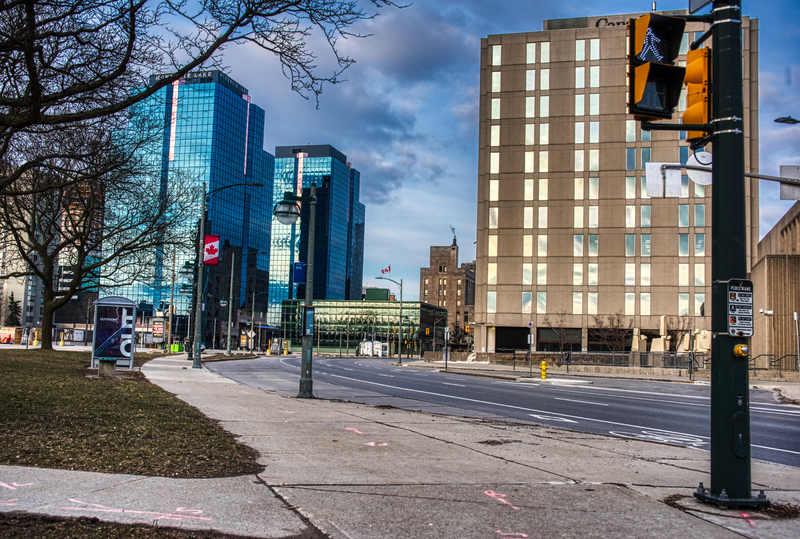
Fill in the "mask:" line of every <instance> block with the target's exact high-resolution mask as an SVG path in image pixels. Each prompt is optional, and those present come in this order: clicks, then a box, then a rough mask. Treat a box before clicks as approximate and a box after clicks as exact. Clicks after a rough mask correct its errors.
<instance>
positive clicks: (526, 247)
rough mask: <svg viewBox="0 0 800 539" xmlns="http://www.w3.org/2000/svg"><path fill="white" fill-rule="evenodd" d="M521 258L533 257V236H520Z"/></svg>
mask: <svg viewBox="0 0 800 539" xmlns="http://www.w3.org/2000/svg"><path fill="white" fill-rule="evenodd" d="M522 256H527V257H530V256H533V236H531V235H530V234H526V235H524V236H522Z"/></svg>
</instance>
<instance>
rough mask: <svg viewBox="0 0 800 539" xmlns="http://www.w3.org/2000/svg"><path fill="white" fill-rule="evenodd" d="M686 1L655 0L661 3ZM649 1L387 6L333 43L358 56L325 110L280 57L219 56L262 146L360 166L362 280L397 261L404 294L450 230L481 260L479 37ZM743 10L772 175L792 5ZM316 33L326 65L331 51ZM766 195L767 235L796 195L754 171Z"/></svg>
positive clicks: (798, 154)
mask: <svg viewBox="0 0 800 539" xmlns="http://www.w3.org/2000/svg"><path fill="white" fill-rule="evenodd" d="M688 4H689V0H680V1H664V0H661V1H659V2H658V5H657V8H658V10H659V11H660V10H673V9H685V8H687V7H688ZM365 7H367V8H369V6H365ZM650 9H651V1H650V0H647V1H644V0H628V1H624V2H623V1H602V0H595V1H584V0H573V1H570V2H536V1H531V0H501V1H488V0H458V1H456V0H417V1H415V2H414V3H413V4H411V5H410V6H409V7H408V8H406V9H402V10H398V9H386V8H384V9H381V10H379V12H380V15H379V16H378V17H376V18H374V19H372V20H369V21H362V22H361V23H359V24H358V25H356V27H355V28H354V30H355V31H357V32H360V33H362V34H372V36H371V37H368V38H365V39H348V40H346V41H344V40H343V41H340V43H339V45H340V48H341V50H342V51H343V52H344V53H345V54H349V55H351V56H352V57H353V58H354V59H355V60H356V62H357V63H356V64H355V65H353V66H352V67H351V68H350V69H348V70H347V71H346V72H345V76H344V77H343V78H345V79H347V82H345V83H343V84H340V85H336V86H327V87H326V88H325V90H324V93H323V94H322V96H321V97H320V108H319V109H316V108H315V103H314V101H313V100H311V101H306V100H304V99H302V98H301V97H300V96H298V95H297V94H295V93H293V92H292V91H291V89H290V87H289V82H288V81H287V80H286V79H285V78H284V77H283V75H282V74H281V70H280V65H279V64H278V62H277V60H275V58H273V57H272V56H271V55H269V53H267V52H265V51H262V50H261V49H258V48H257V47H254V46H252V45H241V46H234V47H230V48H228V49H227V50H226V51H225V55H224V64H225V65H227V66H229V67H230V70H229V74H230V75H231V76H232V77H233V78H234V79H235V80H236V81H238V82H239V83H241V84H242V85H244V86H245V87H246V88H248V90H249V91H250V94H251V95H252V98H253V102H254V103H256V104H258V105H259V106H261V107H262V108H264V109H265V110H266V118H267V120H266V128H265V136H264V138H265V146H264V147H265V149H266V150H267V151H269V152H274V149H275V146H286V145H297V144H331V145H333V146H334V147H336V148H337V149H338V150H340V151H341V152H343V153H344V154H346V155H347V157H348V160H349V161H350V162H352V164H353V167H355V168H356V169H358V170H359V171H360V172H361V201H362V202H363V203H364V204H365V205H366V207H367V224H366V239H365V246H364V249H365V257H364V258H365V259H364V283H365V284H366V285H375V286H385V284H387V283H386V281H379V280H375V279H374V277H375V276H377V275H381V273H380V270H381V269H383V268H385V267H387V266H388V265H391V266H392V278H393V279H395V280H398V281H399V280H400V279H403V284H404V289H403V296H404V299H407V300H414V299H417V298H418V296H419V269H420V268H421V267H427V266H428V261H429V247H430V246H431V245H450V244H451V243H452V240H453V233H452V231H451V230H453V229H454V230H455V233H456V235H457V237H458V244H459V247H460V257H459V258H460V260H459V263H463V262H470V261H472V260H473V259H474V258H475V246H474V242H475V229H476V200H477V163H478V82H479V58H480V40H481V38H483V37H486V36H487V35H489V34H502V33H513V32H531V31H538V30H541V29H542V21H543V20H545V19H553V18H569V17H580V16H587V15H588V16H591V15H608V14H616V13H638V12H643V13H644V12H648V11H650ZM706 11H708V8H706V9H705V10H703V12H706ZM743 11H744V14H745V15H748V16H750V17H751V18H758V19H759V28H760V39H759V52H760V56H759V62H760V65H759V77H760V84H759V93H760V103H759V106H760V111H759V112H760V126H759V128H760V137H761V139H760V145H761V147H760V160H761V169H760V172H761V173H763V174H767V175H773V176H777V175H778V174H779V166H780V165H781V164H785V165H789V164H792V165H800V125H795V126H784V125H780V124H776V123H774V121H773V120H774V119H775V118H777V117H779V116H786V115H791V116H793V117H795V118H800V25H798V24H797V23H796V21H797V20H799V19H800V2H797V1H796V0H793V1H792V0H774V1H770V2H752V1H749V2H748V1H746V0H745V2H744V4H743ZM787 21H791V22H790V23H789V24H786V22H787ZM312 39H313V40H314V41H312V44H313V46H314V50H315V51H316V52H317V53H318V56H319V61H318V65H319V69H320V70H321V71H320V73H326V72H325V69H326V66H330V65H331V57H330V53H329V51H328V50H326V45H325V44H324V43H322V42H321V41H316V39H318V36H317V37H314V38H312ZM760 198H761V235H762V236H763V235H764V234H766V232H768V231H769V229H770V228H771V227H772V226H773V225H774V224H775V223H776V222H777V221H778V219H780V218H781V217H782V216H783V214H784V213H785V212H786V210H788V209H789V207H790V206H791V204H792V203H791V202H787V201H781V200H779V195H778V186H777V184H773V183H771V182H764V181H762V182H761V190H760ZM392 288H393V289H394V290H395V291H396V287H394V286H393V285H392Z"/></svg>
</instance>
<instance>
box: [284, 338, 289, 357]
mask: <svg viewBox="0 0 800 539" xmlns="http://www.w3.org/2000/svg"><path fill="white" fill-rule="evenodd" d="M283 355H284V356H288V355H289V343H287V342H286V341H283Z"/></svg>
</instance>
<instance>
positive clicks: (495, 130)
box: [489, 125, 500, 146]
mask: <svg viewBox="0 0 800 539" xmlns="http://www.w3.org/2000/svg"><path fill="white" fill-rule="evenodd" d="M489 146H500V126H499V125H493V126H492V129H491V134H490V135H489Z"/></svg>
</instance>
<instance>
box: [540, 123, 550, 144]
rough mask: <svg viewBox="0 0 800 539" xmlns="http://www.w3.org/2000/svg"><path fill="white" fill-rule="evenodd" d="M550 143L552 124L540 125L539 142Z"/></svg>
mask: <svg viewBox="0 0 800 539" xmlns="http://www.w3.org/2000/svg"><path fill="white" fill-rule="evenodd" d="M549 143H550V124H540V125H539V144H549Z"/></svg>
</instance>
